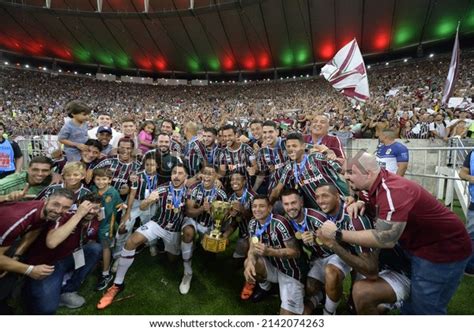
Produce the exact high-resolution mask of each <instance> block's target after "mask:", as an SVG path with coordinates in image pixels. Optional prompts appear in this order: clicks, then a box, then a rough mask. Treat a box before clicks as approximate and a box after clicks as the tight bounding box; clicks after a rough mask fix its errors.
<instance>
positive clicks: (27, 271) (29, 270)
mask: <svg viewBox="0 0 474 331" xmlns="http://www.w3.org/2000/svg"><path fill="white" fill-rule="evenodd" d="M34 267H35V266H33V265H30V266H28V269H26V271H25V273H24V275H25V276H29V275H30V274H31V272H32V271H33V269H34Z"/></svg>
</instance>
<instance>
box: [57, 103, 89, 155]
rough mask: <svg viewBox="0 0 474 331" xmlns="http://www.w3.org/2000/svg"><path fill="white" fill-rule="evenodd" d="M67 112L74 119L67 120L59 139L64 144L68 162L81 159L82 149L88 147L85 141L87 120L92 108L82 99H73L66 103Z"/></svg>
mask: <svg viewBox="0 0 474 331" xmlns="http://www.w3.org/2000/svg"><path fill="white" fill-rule="evenodd" d="M66 112H67V114H68V116H69V117H71V118H72V120H70V121H67V122H66V123H65V124H64V125H63V127H62V128H61V131H59V135H58V140H59V142H60V143H61V144H63V145H64V153H65V154H66V159H67V161H68V162H72V161H79V160H80V159H81V151H84V150H86V149H87V146H86V145H84V143H85V142H86V141H87V139H88V137H87V120H88V119H89V114H90V113H91V109H90V108H89V106H87V105H86V104H85V103H83V102H80V101H71V102H69V103H68V104H67V105H66Z"/></svg>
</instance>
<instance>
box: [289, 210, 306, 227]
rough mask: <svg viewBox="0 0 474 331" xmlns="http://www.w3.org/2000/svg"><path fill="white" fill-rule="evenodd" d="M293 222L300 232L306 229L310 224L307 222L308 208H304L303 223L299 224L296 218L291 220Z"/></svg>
mask: <svg viewBox="0 0 474 331" xmlns="http://www.w3.org/2000/svg"><path fill="white" fill-rule="evenodd" d="M291 224H292V225H293V228H294V229H295V230H296V231H298V232H305V231H306V229H307V228H308V224H307V223H306V208H304V218H303V224H302V225H299V224H298V222H296V220H291Z"/></svg>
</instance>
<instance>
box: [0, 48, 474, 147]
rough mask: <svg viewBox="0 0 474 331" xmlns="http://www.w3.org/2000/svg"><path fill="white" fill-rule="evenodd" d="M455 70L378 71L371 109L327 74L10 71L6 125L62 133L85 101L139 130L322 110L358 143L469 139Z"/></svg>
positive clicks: (471, 91)
mask: <svg viewBox="0 0 474 331" xmlns="http://www.w3.org/2000/svg"><path fill="white" fill-rule="evenodd" d="M448 68H449V55H444V56H441V55H438V56H434V57H433V58H426V59H423V60H420V59H417V60H413V59H410V61H407V62H406V63H404V62H400V63H398V64H393V63H392V64H390V65H388V66H384V65H380V66H378V67H376V68H374V67H373V68H371V69H368V79H369V86H370V93H371V97H370V99H369V101H368V102H367V103H366V104H363V105H354V104H351V102H350V101H349V100H348V99H346V98H344V97H343V96H342V95H338V93H337V91H335V90H334V89H333V88H332V86H331V85H330V84H329V83H328V82H326V81H325V80H324V79H323V77H321V76H314V77H311V78H306V79H285V80H276V81H272V82H267V81H265V82H263V81H251V82H248V83H245V84H244V83H240V84H213V85H208V86H156V85H142V84H134V83H123V82H122V83H117V82H106V81H99V80H96V79H90V78H83V77H75V76H64V75H57V74H52V73H42V72H35V71H26V70H19V69H16V68H7V67H3V68H1V69H0V95H1V98H0V122H3V123H5V126H6V128H7V132H9V133H10V134H11V135H13V136H18V135H31V134H57V133H58V132H59V129H60V128H61V127H62V125H63V124H64V118H65V117H67V115H66V114H65V112H64V106H65V104H66V103H67V102H68V101H70V100H74V99H80V100H83V101H84V102H86V103H87V104H88V105H90V107H91V108H92V109H93V111H94V112H99V111H105V112H108V113H110V114H112V117H113V120H114V124H113V125H114V126H115V127H118V126H119V123H120V120H121V119H122V118H124V117H127V118H128V117H132V118H133V119H135V122H136V123H137V125H140V124H141V123H143V122H144V121H145V120H156V119H159V118H170V119H172V120H174V121H175V122H176V123H177V124H178V125H179V126H182V125H183V124H184V123H186V122H188V121H190V120H194V121H196V120H197V122H201V123H216V124H226V122H232V123H233V124H236V125H238V126H242V127H246V126H247V125H248V123H249V122H250V121H251V120H253V119H261V120H266V119H272V120H275V119H280V120H283V121H286V122H288V123H289V124H290V125H291V124H292V123H294V124H295V125H300V126H304V125H305V124H306V123H307V120H308V119H310V118H311V117H312V116H313V115H314V114H315V113H323V112H324V113H327V114H329V115H330V117H331V123H330V124H331V128H332V131H333V132H343V133H344V132H347V133H348V134H349V135H350V136H353V137H355V138H362V137H363V138H374V137H378V135H379V133H380V132H381V130H383V129H385V128H392V129H396V131H397V132H398V133H397V135H398V136H399V137H401V138H407V139H411V138H428V137H435V138H444V139H446V138H447V137H449V136H454V135H457V136H461V137H465V136H466V135H468V134H469V132H468V131H469V127H470V124H471V123H470V119H471V111H470V109H469V105H470V102H469V101H466V102H465V103H464V104H463V105H461V107H460V108H459V109H455V108H447V107H442V106H441V98H442V92H443V87H444V82H445V79H446V76H447V71H448ZM473 70H474V53H472V52H465V53H464V55H463V56H462V58H461V66H460V70H459V76H458V80H457V82H456V89H455V91H454V95H453V96H455V97H463V98H465V99H466V100H467V99H468V98H471V97H472V96H474V86H473V81H472V75H470V73H471V72H473ZM93 124H94V123H90V125H91V126H92V125H93Z"/></svg>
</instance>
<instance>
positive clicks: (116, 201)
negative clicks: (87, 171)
mask: <svg viewBox="0 0 474 331" xmlns="http://www.w3.org/2000/svg"><path fill="white" fill-rule="evenodd" d="M93 176H94V177H93V181H94V186H93V187H92V191H93V192H97V194H98V195H99V196H100V197H101V198H102V208H103V210H104V215H102V216H104V218H103V219H102V220H101V222H100V227H99V240H100V243H101V244H102V259H103V261H102V262H103V266H102V277H101V278H100V279H99V282H98V284H97V287H96V290H97V291H101V290H104V289H105V288H107V286H108V285H109V283H110V281H111V280H112V275H111V274H110V264H111V259H112V250H111V247H113V246H114V238H115V233H116V231H117V229H118V228H119V227H122V224H120V225H119V222H118V220H117V217H118V216H117V214H118V211H119V210H120V209H121V208H122V206H123V201H122V199H121V198H120V194H119V192H118V191H117V190H116V189H115V188H113V187H112V186H111V183H112V176H113V173H112V171H111V170H109V169H103V168H98V169H94V172H93Z"/></svg>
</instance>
